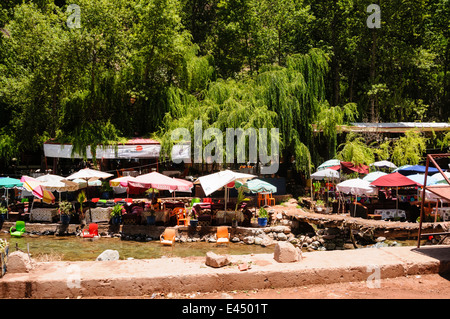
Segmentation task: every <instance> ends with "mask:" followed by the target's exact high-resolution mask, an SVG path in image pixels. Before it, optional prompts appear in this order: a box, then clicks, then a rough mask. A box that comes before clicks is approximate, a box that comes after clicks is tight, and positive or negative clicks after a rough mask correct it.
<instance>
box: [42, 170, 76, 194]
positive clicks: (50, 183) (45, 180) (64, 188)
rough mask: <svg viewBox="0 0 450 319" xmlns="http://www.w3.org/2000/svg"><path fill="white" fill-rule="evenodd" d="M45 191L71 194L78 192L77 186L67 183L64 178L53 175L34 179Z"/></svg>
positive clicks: (74, 183) (70, 182) (71, 182)
mask: <svg viewBox="0 0 450 319" xmlns="http://www.w3.org/2000/svg"><path fill="white" fill-rule="evenodd" d="M36 180H37V181H39V182H40V183H41V185H42V187H44V188H45V189H46V190H48V191H51V192H53V191H57V192H73V191H76V190H78V188H79V185H78V184H77V183H76V182H74V181H69V180H67V179H65V177H62V176H59V175H53V174H47V175H42V176H39V177H36Z"/></svg>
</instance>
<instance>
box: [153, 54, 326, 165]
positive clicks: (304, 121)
mask: <svg viewBox="0 0 450 319" xmlns="http://www.w3.org/2000/svg"><path fill="white" fill-rule="evenodd" d="M327 61H328V57H327V56H326V55H325V54H324V53H323V51H321V50H318V49H312V50H310V51H309V52H308V54H303V55H293V56H289V57H288V58H287V60H286V67H280V66H265V67H263V68H261V69H260V70H259V74H258V75H257V76H247V77H244V78H242V79H240V80H235V79H229V80H217V81H213V82H211V83H210V84H209V85H208V88H207V89H206V90H205V91H203V92H202V93H201V96H200V97H199V98H198V100H197V101H196V100H193V99H192V98H191V96H189V95H186V93H185V92H183V91H180V90H174V91H172V94H173V95H172V98H171V103H172V104H173V105H172V107H171V108H172V110H173V111H171V112H168V113H167V114H166V116H165V122H164V123H165V125H166V126H165V127H163V128H162V129H161V131H160V132H159V134H158V135H159V136H160V138H161V140H162V141H164V142H163V144H164V146H163V148H164V149H165V150H169V149H170V146H171V145H173V143H174V141H171V132H172V131H173V130H175V129H177V128H183V127H184V128H188V130H189V132H190V134H191V135H192V134H193V129H194V121H195V120H201V121H202V126H203V130H205V129H207V128H217V129H219V130H221V131H222V132H223V134H225V130H226V129H227V128H234V129H236V128H242V129H244V130H246V129H249V128H254V129H259V128H266V129H271V128H278V129H279V134H280V140H281V141H280V152H281V154H280V156H282V157H283V158H284V160H285V162H290V160H291V158H293V159H294V160H295V168H296V169H297V170H302V171H305V172H308V171H309V169H310V167H311V157H312V155H311V152H310V150H311V149H313V146H314V136H313V135H314V134H313V124H314V123H315V122H316V121H317V119H318V114H319V112H320V110H321V103H323V102H324V101H325V97H324V94H325V93H324V91H325V84H324V77H325V75H326V72H327V70H328V66H327ZM330 125H334V124H330ZM202 143H203V144H205V143H208V141H202ZM167 145H169V146H167Z"/></svg>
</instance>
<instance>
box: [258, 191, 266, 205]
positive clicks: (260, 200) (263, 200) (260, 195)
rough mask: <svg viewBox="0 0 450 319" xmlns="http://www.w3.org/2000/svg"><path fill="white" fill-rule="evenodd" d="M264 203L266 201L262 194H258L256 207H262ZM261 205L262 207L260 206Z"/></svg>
mask: <svg viewBox="0 0 450 319" xmlns="http://www.w3.org/2000/svg"><path fill="white" fill-rule="evenodd" d="M265 202H266V199H265V197H264V195H263V194H261V193H258V206H263V205H264V204H265ZM261 203H262V205H261Z"/></svg>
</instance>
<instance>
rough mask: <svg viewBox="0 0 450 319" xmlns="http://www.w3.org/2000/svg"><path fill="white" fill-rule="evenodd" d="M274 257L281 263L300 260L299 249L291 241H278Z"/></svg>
mask: <svg viewBox="0 0 450 319" xmlns="http://www.w3.org/2000/svg"><path fill="white" fill-rule="evenodd" d="M273 258H274V259H275V260H276V261H277V262H279V263H290V262H296V261H299V260H300V253H299V250H298V249H297V248H296V247H294V246H293V245H292V244H291V243H289V242H278V243H277V244H276V245H275V252H274V256H273Z"/></svg>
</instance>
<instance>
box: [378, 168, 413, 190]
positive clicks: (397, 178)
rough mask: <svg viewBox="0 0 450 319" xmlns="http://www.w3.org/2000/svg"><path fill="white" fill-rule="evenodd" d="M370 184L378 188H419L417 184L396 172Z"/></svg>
mask: <svg viewBox="0 0 450 319" xmlns="http://www.w3.org/2000/svg"><path fill="white" fill-rule="evenodd" d="M370 184H371V185H373V186H379V187H403V186H421V185H420V184H419V183H417V182H415V181H413V180H412V179H410V178H408V177H406V176H404V175H402V174H400V173H397V172H395V173H391V174H387V175H383V176H381V177H378V178H377V179H376V180H374V181H373V182H372V183H370Z"/></svg>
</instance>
